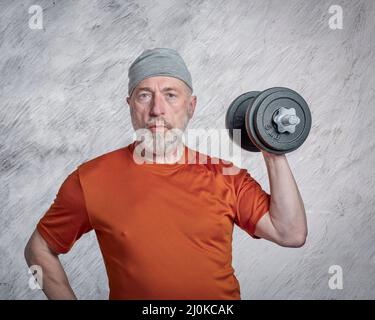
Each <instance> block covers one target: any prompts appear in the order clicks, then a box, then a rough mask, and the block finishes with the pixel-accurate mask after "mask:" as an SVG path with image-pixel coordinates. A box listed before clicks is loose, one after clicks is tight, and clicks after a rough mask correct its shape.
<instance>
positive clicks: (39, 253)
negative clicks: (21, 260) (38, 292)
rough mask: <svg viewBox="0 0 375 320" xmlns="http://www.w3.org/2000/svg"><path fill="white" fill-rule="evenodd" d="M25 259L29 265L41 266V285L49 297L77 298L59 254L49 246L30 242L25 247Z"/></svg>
mask: <svg viewBox="0 0 375 320" xmlns="http://www.w3.org/2000/svg"><path fill="white" fill-rule="evenodd" d="M25 259H26V262H27V264H28V266H29V267H30V266H32V265H37V266H40V267H41V269H42V277H41V279H42V283H41V287H42V289H43V291H44V293H45V295H46V296H47V298H48V299H52V300H75V299H77V298H76V296H75V294H74V292H73V290H72V288H71V286H70V284H69V281H68V277H67V275H66V273H65V271H64V268H63V266H62V264H61V262H60V260H59V258H58V256H57V255H55V254H53V253H51V252H50V251H49V250H48V249H47V248H40V247H39V248H35V246H34V247H33V245H32V244H30V243H29V244H28V245H27V247H26V249H25Z"/></svg>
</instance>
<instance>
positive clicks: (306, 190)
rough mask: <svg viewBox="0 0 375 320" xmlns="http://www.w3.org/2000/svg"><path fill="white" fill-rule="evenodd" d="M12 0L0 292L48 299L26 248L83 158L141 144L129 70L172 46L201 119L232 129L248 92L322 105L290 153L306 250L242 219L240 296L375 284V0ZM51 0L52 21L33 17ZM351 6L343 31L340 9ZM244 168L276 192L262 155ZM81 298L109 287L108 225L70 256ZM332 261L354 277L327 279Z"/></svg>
mask: <svg viewBox="0 0 375 320" xmlns="http://www.w3.org/2000/svg"><path fill="white" fill-rule="evenodd" d="M155 3H156V2H154V1H145V0H142V1H120V0H118V1H108V0H105V1H99V0H97V1H58V0H55V1H42V0H38V1H0V9H1V10H0V70H1V72H0V119H1V123H0V125H1V126H0V137H1V140H0V143H1V144H0V161H1V192H0V203H1V204H2V205H1V209H0V210H1V216H0V219H1V224H0V298H1V299H44V298H45V296H44V294H43V293H42V292H41V291H38V290H37V291H32V290H30V289H29V287H28V279H29V275H28V273H27V271H28V269H27V266H26V263H25V260H24V257H23V249H24V246H25V244H26V242H27V239H28V238H29V236H30V235H31V233H32V231H33V229H34V227H35V224H36V222H37V221H38V220H39V219H40V217H41V216H42V215H43V214H44V212H45V211H46V210H47V209H48V208H49V206H50V204H51V202H52V201H53V199H54V197H55V194H56V192H57V190H58V188H59V186H60V185H61V183H62V182H63V180H64V179H65V177H66V176H67V174H68V173H69V172H71V171H73V170H74V169H75V168H76V166H77V165H79V164H80V163H82V162H84V161H86V160H88V159H91V158H93V157H95V156H97V155H100V154H103V153H105V152H108V151H111V150H114V149H116V148H119V147H121V146H123V145H126V144H128V143H130V142H131V141H132V140H133V138H132V134H133V130H132V127H131V122H130V115H129V111H128V106H127V104H126V101H125V97H126V95H127V94H126V93H127V68H128V67H129V65H130V63H131V62H132V61H133V60H134V58H135V57H136V56H138V55H139V54H140V53H141V52H142V51H143V50H144V49H146V48H152V47H164V46H165V47H171V48H175V49H177V50H178V51H179V52H180V54H181V55H182V56H183V57H184V59H185V61H186V63H187V64H188V66H189V68H190V71H191V73H192V76H193V85H194V89H195V90H194V91H195V94H196V95H197V96H198V106H197V110H196V113H195V115H194V118H193V119H192V121H191V122H190V124H189V127H190V128H224V116H225V112H226V109H227V108H228V106H229V104H230V102H231V101H232V100H233V99H234V98H235V97H237V96H238V95H240V94H241V93H243V92H245V91H250V90H264V89H266V88H269V87H272V86H287V87H290V88H293V89H295V90H296V91H298V92H300V93H301V94H302V95H303V96H304V98H305V99H306V100H307V101H308V102H309V103H310V107H311V111H312V116H313V126H312V129H311V133H310V136H309V138H308V139H307V140H306V142H305V144H304V145H303V146H302V147H301V148H300V149H298V150H297V151H295V152H293V153H291V154H288V156H287V157H288V160H289V163H290V166H291V168H292V170H293V173H294V176H295V178H296V180H297V183H298V186H299V188H300V191H301V194H302V197H303V199H304V201H305V206H306V209H307V215H308V223H309V237H308V240H307V243H306V245H305V246H304V247H302V248H300V249H291V248H282V247H279V246H276V245H274V244H272V243H270V242H267V241H265V240H253V239H252V238H250V237H249V236H248V235H247V234H246V233H245V232H243V231H242V230H240V229H239V228H238V227H236V228H235V231H234V239H233V267H234V269H235V270H236V276H237V278H238V279H239V281H240V284H241V295H242V299H279V298H280V299H315V298H320V299H360V298H361V299H370V298H371V299H374V298H375V277H374V271H375V246H374V244H373V243H374V235H375V219H374V214H375V212H374V207H375V199H374V196H373V193H374V190H375V188H374V183H375V179H374V178H375V173H374V170H373V165H374V163H375V151H374V145H375V140H374V136H375V126H374V122H375V111H374V98H375V94H374V91H375V80H374V79H375V77H374V71H375V70H374V62H375V61H374V55H375V41H374V40H375V39H374V31H375V19H373V17H374V15H375V4H374V3H373V2H372V1H366V0H362V1H361V0H357V1H342V0H337V1H336V0H335V1H318V0H317V1H308V0H301V1H297V0H288V1H281V0H266V1H264V0H253V1H245V0H235V1H197V0H196V1H177V0H174V1H159V4H155ZM31 5H40V6H41V7H42V8H43V19H44V20H43V24H44V29H43V30H32V29H30V28H29V26H28V20H29V18H30V16H31V14H29V13H28V9H29V7H30V6H31ZM331 5H340V6H341V7H342V9H343V27H344V28H343V29H342V30H332V29H330V28H329V25H328V20H329V18H330V16H331V14H330V13H329V11H328V10H329V7H330V6H331ZM242 166H243V167H246V168H247V169H248V170H249V172H250V173H251V174H252V175H253V176H254V177H255V178H256V179H257V180H258V181H259V182H260V183H261V185H262V186H263V187H264V189H265V190H267V191H269V185H268V178H267V173H266V168H265V165H264V163H263V158H262V156H261V155H260V154H255V153H254V154H250V153H245V154H244V162H243V163H242ZM61 259H62V261H63V264H64V266H65V268H66V270H67V274H68V275H69V279H70V282H71V285H72V287H73V289H74V290H75V292H76V294H77V295H78V297H79V298H80V299H107V295H108V289H107V278H106V274H105V269H104V265H103V262H102V259H101V255H100V252H99V248H98V245H97V243H96V237H95V234H94V233H93V232H91V233H89V234H87V235H85V236H83V238H82V239H81V240H80V241H78V242H77V243H76V245H75V246H74V248H73V249H72V251H71V252H70V253H69V254H68V255H66V256H61ZM331 265H340V266H341V267H342V269H343V280H344V287H343V289H342V290H331V289H330V288H329V286H328V280H329V278H330V277H331V276H332V275H330V274H329V273H328V269H329V267H330V266H331Z"/></svg>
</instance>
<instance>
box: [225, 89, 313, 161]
mask: <svg viewBox="0 0 375 320" xmlns="http://www.w3.org/2000/svg"><path fill="white" fill-rule="evenodd" d="M225 127H226V129H227V130H228V133H229V136H230V138H231V140H232V141H234V142H235V143H236V144H237V145H239V146H240V147H241V148H242V149H245V150H247V151H252V152H259V151H260V150H264V151H267V152H269V153H274V154H285V153H288V152H291V151H294V150H296V149H297V148H298V147H300V146H301V145H302V144H303V142H304V141H305V140H306V138H307V136H308V135H309V132H310V128H311V113H310V109H309V107H308V105H307V103H306V101H305V100H304V99H303V98H302V97H301V96H300V95H299V94H298V93H297V92H295V91H293V90H291V89H288V88H284V87H274V88H270V89H267V90H264V91H250V92H245V93H243V94H241V95H240V96H238V97H237V98H236V99H234V100H233V101H232V103H231V104H230V106H229V108H228V110H227V113H226V116H225ZM234 129H241V134H240V135H237V134H234V135H233V130H234ZM239 138H241V142H240V141H239Z"/></svg>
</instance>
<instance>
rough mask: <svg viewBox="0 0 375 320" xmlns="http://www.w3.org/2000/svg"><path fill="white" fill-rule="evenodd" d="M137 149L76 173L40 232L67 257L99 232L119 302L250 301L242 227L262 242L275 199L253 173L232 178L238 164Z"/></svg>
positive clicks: (130, 148) (92, 162)
mask: <svg viewBox="0 0 375 320" xmlns="http://www.w3.org/2000/svg"><path fill="white" fill-rule="evenodd" d="M134 144H135V142H133V143H131V144H130V145H128V146H126V147H123V148H120V149H117V150H114V151H111V152H109V153H106V154H103V155H101V156H99V157H96V158H94V159H92V160H89V161H87V162H84V163H83V164H81V165H79V166H78V168H77V169H76V170H74V171H73V172H72V173H71V174H69V175H68V177H67V178H66V179H65V181H64V182H63V184H62V185H61V187H60V189H59V191H58V193H57V195H56V198H55V200H54V202H53V204H52V205H51V207H50V208H49V209H48V210H47V212H46V213H45V215H44V216H43V217H42V218H41V219H40V221H39V223H38V225H37V229H38V231H39V232H40V234H41V235H42V236H43V238H44V239H45V240H46V242H47V243H48V245H49V246H50V247H51V248H52V249H53V250H54V251H56V252H57V253H66V252H68V251H69V250H70V249H71V247H72V246H73V244H74V243H75V242H76V241H77V240H78V239H79V238H80V237H81V236H82V235H83V234H84V233H86V232H88V231H90V230H92V229H94V230H95V232H96V236H97V239H98V242H99V246H100V250H101V252H102V255H103V259H104V263H105V267H106V270H107V275H108V280H109V288H110V294H109V298H110V299H171V300H172V299H181V300H183V299H225V300H229V299H241V297H240V285H239V282H238V280H237V279H236V277H235V275H234V269H233V267H232V233H233V225H234V223H236V224H237V225H238V226H239V227H240V228H241V229H243V230H245V231H246V232H247V233H248V234H249V235H250V236H252V237H253V238H257V237H256V236H255V235H254V230H255V225H256V223H257V222H258V220H259V219H260V218H261V217H262V216H263V214H265V213H266V212H267V211H268V210H269V205H270V195H269V194H268V193H266V192H265V191H264V190H262V188H261V186H260V185H259V184H258V183H257V182H256V181H255V180H254V179H253V178H252V177H251V176H250V175H249V173H248V172H247V170H246V169H239V168H238V169H239V173H237V174H235V175H227V174H223V168H224V167H230V166H233V164H232V163H230V164H228V163H226V164H224V163H223V161H222V160H221V159H219V163H212V162H213V161H212V159H217V158H211V157H210V156H208V155H207V163H206V164H204V163H203V164H202V163H195V164H191V163H175V164H156V163H154V164H142V165H140V164H137V163H136V162H135V161H134V159H133V150H134ZM184 150H185V155H187V152H192V153H194V152H196V153H195V155H196V156H198V158H196V159H199V157H200V156H201V155H202V154H201V153H199V152H197V151H195V150H192V149H190V148H188V147H187V146H185V149H184ZM204 156H206V155H204ZM187 157H188V156H187ZM186 159H188V158H186Z"/></svg>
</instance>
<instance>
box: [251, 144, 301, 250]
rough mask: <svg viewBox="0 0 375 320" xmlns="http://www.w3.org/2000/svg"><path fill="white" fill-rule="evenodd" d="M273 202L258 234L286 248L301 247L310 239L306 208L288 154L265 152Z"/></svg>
mask: <svg viewBox="0 0 375 320" xmlns="http://www.w3.org/2000/svg"><path fill="white" fill-rule="evenodd" d="M262 154H263V158H264V160H265V163H266V167H267V172H268V178H269V183H270V193H271V202H270V208H269V212H267V213H266V214H265V215H264V216H263V217H262V218H261V219H260V220H259V221H258V223H257V224H256V228H255V232H254V233H255V235H256V236H258V237H260V238H264V239H267V240H270V241H272V242H275V243H277V244H279V245H281V246H285V247H301V246H303V245H304V243H305V241H306V237H307V222H306V213H305V207H304V204H303V201H302V198H301V195H300V193H299V190H298V187H297V183H296V181H295V180H294V177H293V174H292V172H291V170H290V167H289V164H288V160H287V158H286V156H285V155H274V154H270V153H267V152H265V151H262Z"/></svg>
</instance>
